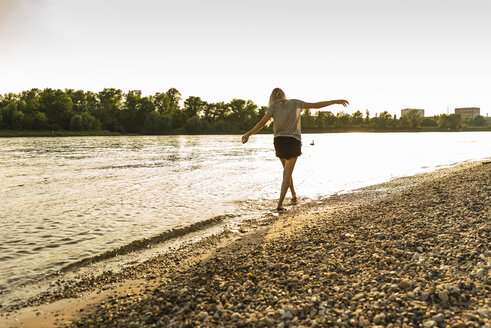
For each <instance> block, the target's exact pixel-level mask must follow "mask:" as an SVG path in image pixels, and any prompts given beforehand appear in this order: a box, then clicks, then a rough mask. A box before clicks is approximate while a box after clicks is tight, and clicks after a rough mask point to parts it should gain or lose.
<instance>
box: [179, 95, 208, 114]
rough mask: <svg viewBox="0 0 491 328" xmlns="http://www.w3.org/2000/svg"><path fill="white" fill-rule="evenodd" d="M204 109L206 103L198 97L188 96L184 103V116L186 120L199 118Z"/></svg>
mask: <svg viewBox="0 0 491 328" xmlns="http://www.w3.org/2000/svg"><path fill="white" fill-rule="evenodd" d="M205 108H206V103H205V102H204V101H203V100H201V98H200V97H194V96H189V97H188V99H186V100H185V101H184V114H185V115H186V117H187V118H190V117H194V116H201V114H202V113H203V111H204V110H205Z"/></svg>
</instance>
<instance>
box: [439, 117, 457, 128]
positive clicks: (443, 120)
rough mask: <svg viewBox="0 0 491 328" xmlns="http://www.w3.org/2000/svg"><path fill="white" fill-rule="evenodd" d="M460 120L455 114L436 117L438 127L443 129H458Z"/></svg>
mask: <svg viewBox="0 0 491 328" xmlns="http://www.w3.org/2000/svg"><path fill="white" fill-rule="evenodd" d="M461 124H462V119H461V118H460V115H458V114H457V115H456V114H450V115H447V114H441V115H440V116H438V126H439V127H441V128H444V129H451V130H456V129H458V128H460V126H461Z"/></svg>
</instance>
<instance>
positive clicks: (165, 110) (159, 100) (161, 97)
mask: <svg viewBox="0 0 491 328" xmlns="http://www.w3.org/2000/svg"><path fill="white" fill-rule="evenodd" d="M152 99H153V105H154V107H155V109H156V110H158V111H159V112H160V113H162V114H170V112H171V106H170V98H169V96H168V95H167V94H166V93H163V92H157V93H156V94H155V96H153V98H152Z"/></svg>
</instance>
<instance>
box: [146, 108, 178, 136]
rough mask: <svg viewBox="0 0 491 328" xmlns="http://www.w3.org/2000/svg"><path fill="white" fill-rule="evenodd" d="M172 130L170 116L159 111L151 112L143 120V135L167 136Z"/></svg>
mask: <svg viewBox="0 0 491 328" xmlns="http://www.w3.org/2000/svg"><path fill="white" fill-rule="evenodd" d="M171 128H172V116H171V115H170V114H163V113H161V112H159V111H154V112H151V113H149V114H148V115H147V117H146V119H145V129H144V131H145V133H149V134H167V133H169V131H170V130H171Z"/></svg>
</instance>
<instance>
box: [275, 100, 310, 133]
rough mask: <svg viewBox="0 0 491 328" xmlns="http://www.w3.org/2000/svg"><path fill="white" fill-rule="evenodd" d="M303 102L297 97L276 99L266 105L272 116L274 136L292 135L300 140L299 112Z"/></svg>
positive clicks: (302, 107)
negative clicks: (284, 99)
mask: <svg viewBox="0 0 491 328" xmlns="http://www.w3.org/2000/svg"><path fill="white" fill-rule="evenodd" d="M304 106H305V103H304V102H303V101H301V100H298V99H289V100H288V101H277V102H275V103H274V104H272V105H271V106H269V107H268V112H269V113H270V114H271V115H272V116H273V131H274V136H275V137H293V138H295V139H297V140H300V141H301V140H302V136H301V134H302V129H301V127H300V114H301V112H302V110H303V109H304Z"/></svg>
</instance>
